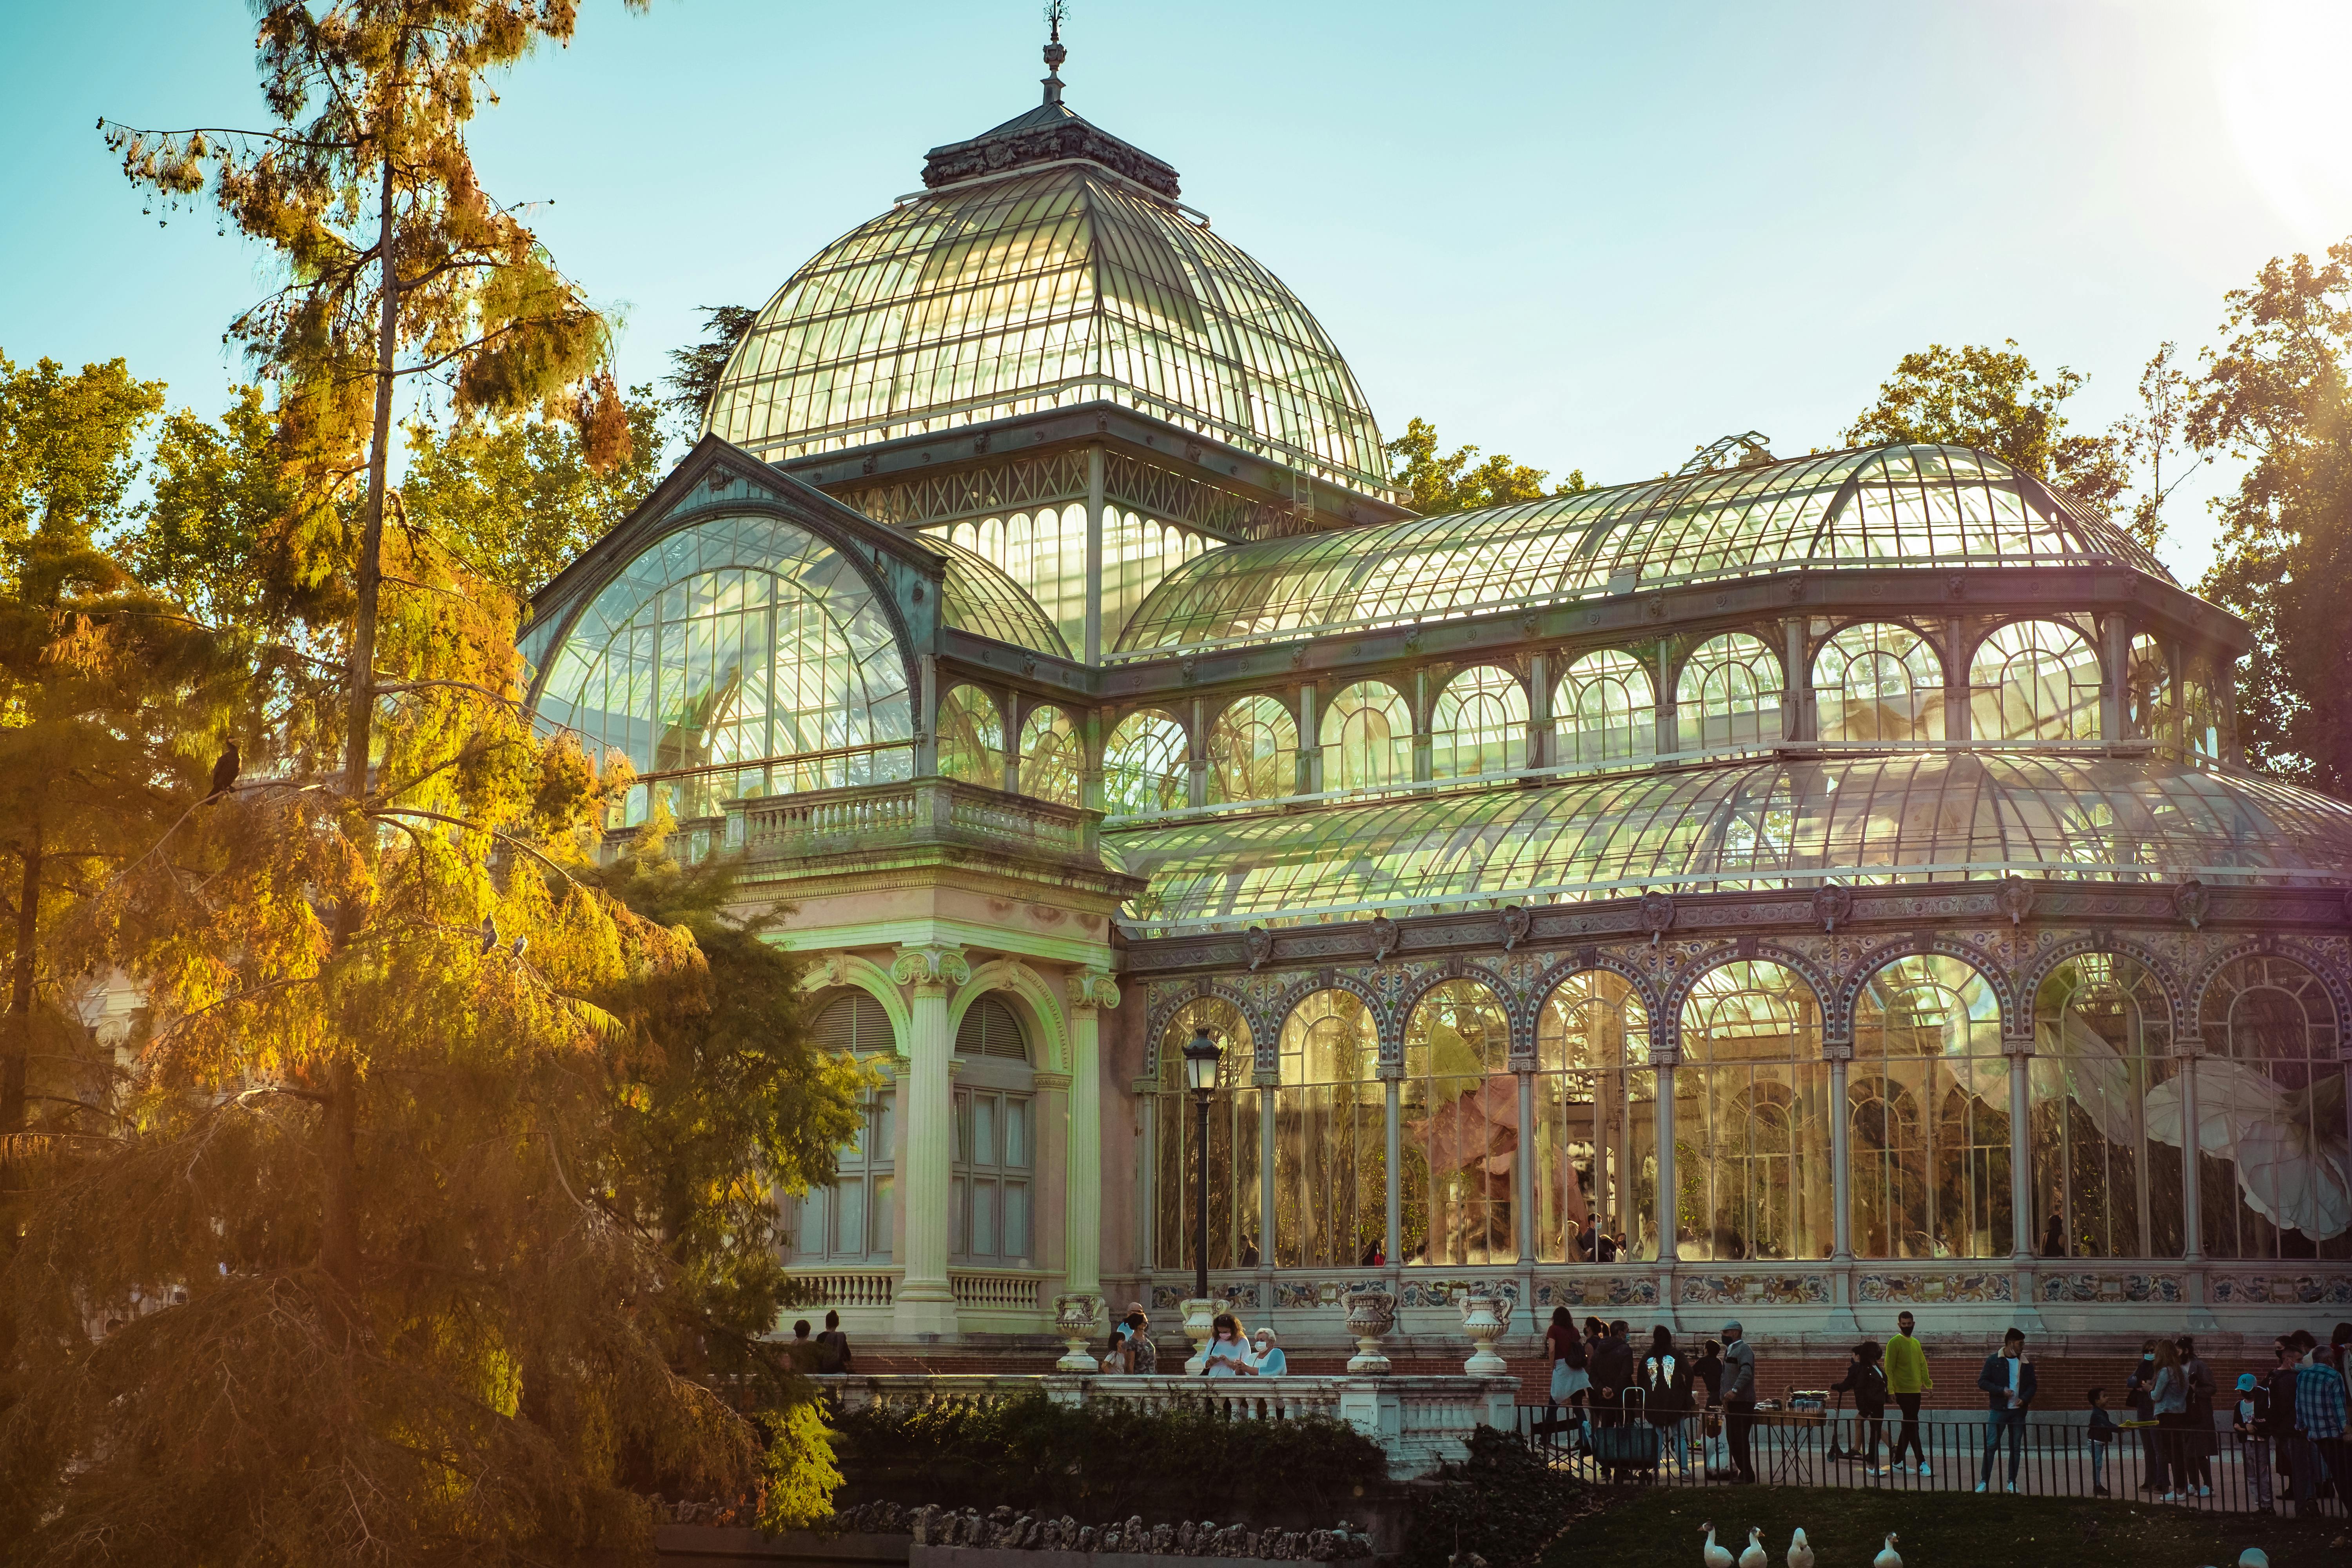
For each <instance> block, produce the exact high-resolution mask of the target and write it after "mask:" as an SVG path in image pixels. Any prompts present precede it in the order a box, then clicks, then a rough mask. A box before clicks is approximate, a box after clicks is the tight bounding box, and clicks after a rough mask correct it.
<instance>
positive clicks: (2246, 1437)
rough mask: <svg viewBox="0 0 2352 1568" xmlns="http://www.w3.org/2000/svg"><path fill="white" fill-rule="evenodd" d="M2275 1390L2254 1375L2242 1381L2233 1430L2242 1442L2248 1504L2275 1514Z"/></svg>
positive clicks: (2246, 1375)
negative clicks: (2272, 1444) (2272, 1423)
mask: <svg viewBox="0 0 2352 1568" xmlns="http://www.w3.org/2000/svg"><path fill="white" fill-rule="evenodd" d="M2270 1429H2271V1391H2270V1390H2269V1389H2267V1388H2265V1387H2263V1382H2262V1380H2261V1379H2260V1378H2258V1377H2256V1376H2255V1375H2254V1374H2253V1373H2251V1372H2249V1373H2242V1374H2241V1375H2240V1377H2239V1378H2238V1397H2237V1400H2236V1402H2235V1403H2233V1404H2232V1405H2231V1406H2230V1430H2231V1433H2232V1434H2233V1435H2234V1436H2236V1437H2237V1439H2238V1447H2239V1448H2240V1450H2241V1452H2242V1461H2241V1462H2242V1465H2243V1467H2244V1469H2245V1477H2246V1501H2247V1505H2248V1506H2249V1507H2250V1508H2252V1510H2254V1511H2256V1512H2259V1513H2268V1512H2270V1511H2271V1437H2270Z"/></svg>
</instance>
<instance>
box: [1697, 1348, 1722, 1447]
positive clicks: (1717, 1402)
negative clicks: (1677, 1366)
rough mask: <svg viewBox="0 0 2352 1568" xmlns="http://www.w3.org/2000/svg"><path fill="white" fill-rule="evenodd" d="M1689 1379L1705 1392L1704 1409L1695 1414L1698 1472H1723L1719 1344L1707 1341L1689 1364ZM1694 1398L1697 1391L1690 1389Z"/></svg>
mask: <svg viewBox="0 0 2352 1568" xmlns="http://www.w3.org/2000/svg"><path fill="white" fill-rule="evenodd" d="M1691 1376H1692V1378H1694V1379H1695V1380H1696V1384H1697V1385H1702V1386H1704V1387H1705V1388H1706V1407H1705V1408H1704V1409H1702V1410H1701V1411H1700V1412H1699V1417H1698V1430H1699V1457H1700V1459H1701V1460H1702V1467H1701V1468H1704V1469H1705V1470H1706V1472H1707V1473H1708V1474H1710V1475H1712V1474H1713V1473H1715V1472H1716V1471H1717V1470H1720V1469H1721V1468H1723V1342H1722V1341H1720V1340H1709V1341H1707V1342H1706V1345H1705V1346H1704V1347H1703V1348H1702V1349H1701V1350H1700V1352H1699V1357H1698V1359H1697V1360H1696V1361H1695V1362H1693V1363H1691ZM1691 1392H1692V1393H1694V1394H1696V1393H1697V1392H1698V1387H1697V1386H1694V1387H1693V1388H1692V1390H1691Z"/></svg>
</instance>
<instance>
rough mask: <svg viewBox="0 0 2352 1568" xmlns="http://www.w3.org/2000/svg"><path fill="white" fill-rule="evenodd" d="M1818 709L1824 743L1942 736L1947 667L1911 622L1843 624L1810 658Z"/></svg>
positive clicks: (1915, 739)
mask: <svg viewBox="0 0 2352 1568" xmlns="http://www.w3.org/2000/svg"><path fill="white" fill-rule="evenodd" d="M1813 711H1814V712H1815V713H1816V714H1817V715H1818V716H1819V719H1820V731H1821V738H1822V740H1824V741H1892V742H1906V741H1940V740H1942V739H1943V738H1944V672H1943V667H1942V666H1941V665H1939V664H1938V663H1937V660H1936V650H1935V648H1934V647H1932V646H1931V645H1930V644H1929V643H1928V641H1927V638H1925V637H1921V636H1920V635H1919V634H1918V633H1917V632H1915V631H1913V630H1912V629H1911V628H1910V627H1909V626H1895V625H1893V624H1892V623H1889V622H1885V621H1877V622H1871V623H1867V624H1864V625H1861V626H1846V627H1843V628H1842V629H1841V630H1840V631H1839V632H1838V633H1837V634H1836V635H1835V636H1834V637H1831V638H1830V640H1829V641H1827V642H1825V643H1823V644H1822V649H1821V651H1820V652H1819V653H1817V654H1815V655H1814V656H1813Z"/></svg>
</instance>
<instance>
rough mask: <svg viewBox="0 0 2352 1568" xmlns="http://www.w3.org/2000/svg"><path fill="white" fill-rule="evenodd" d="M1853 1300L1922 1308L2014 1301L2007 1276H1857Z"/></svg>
mask: <svg viewBox="0 0 2352 1568" xmlns="http://www.w3.org/2000/svg"><path fill="white" fill-rule="evenodd" d="M1853 1294H1854V1300H1858V1301H1867V1302H1870V1303H1872V1304H1874V1305H1880V1304H1884V1305H1887V1306H1905V1307H1925V1306H1948V1305H1953V1304H1957V1303H1962V1302H1971V1301H2011V1300H2016V1286H2015V1283H2014V1281H2013V1280H2012V1279H2011V1277H2010V1276H2009V1275H2007V1274H1996V1273H1991V1272H1986V1273H1982V1274H1857V1275H1855V1276H1854V1277H1853Z"/></svg>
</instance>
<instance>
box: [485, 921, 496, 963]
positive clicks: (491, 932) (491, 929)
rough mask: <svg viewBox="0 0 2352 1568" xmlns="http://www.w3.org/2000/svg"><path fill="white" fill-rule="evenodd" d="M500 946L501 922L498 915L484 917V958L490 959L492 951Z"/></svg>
mask: <svg viewBox="0 0 2352 1568" xmlns="http://www.w3.org/2000/svg"><path fill="white" fill-rule="evenodd" d="M498 945H499V921H498V917H497V916H496V915H484V916H483V917H482V956H483V957H485V958H488V956H489V953H490V949H492V948H494V947H496V946H498Z"/></svg>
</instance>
